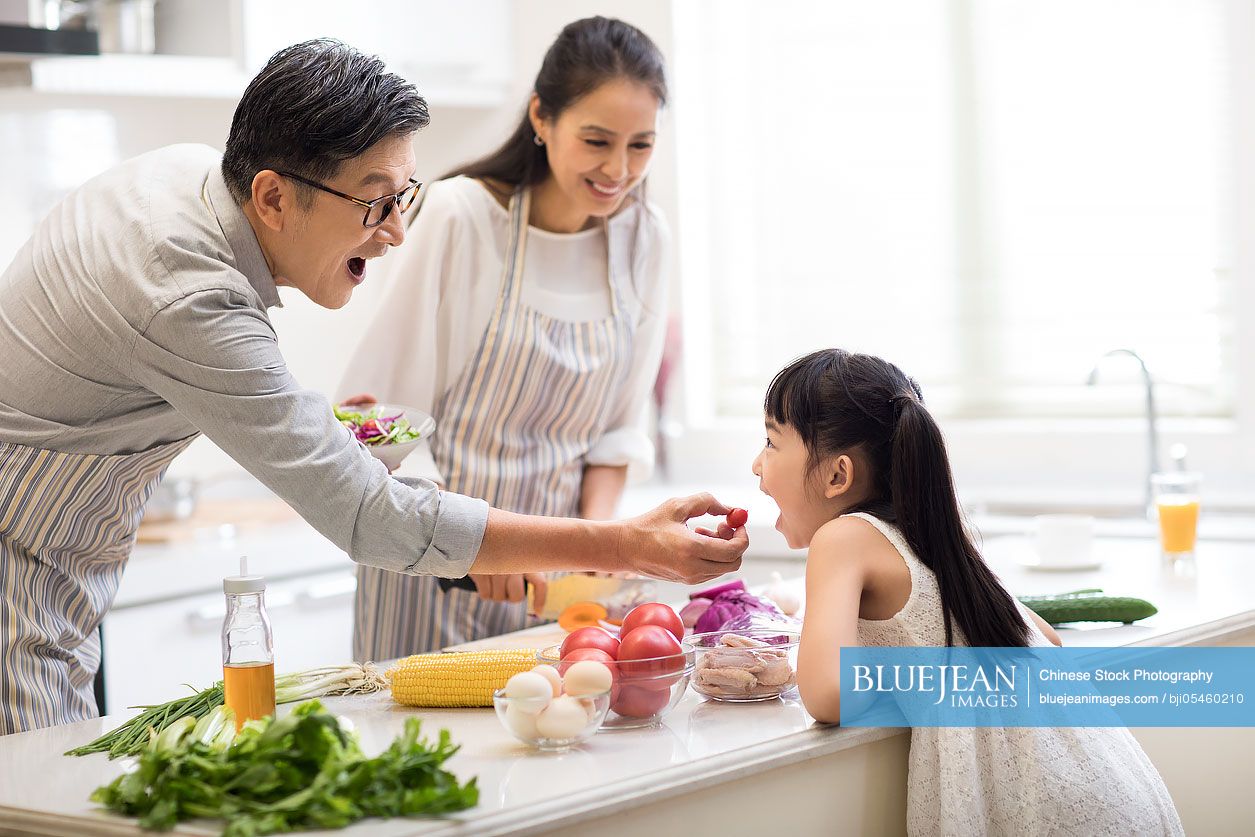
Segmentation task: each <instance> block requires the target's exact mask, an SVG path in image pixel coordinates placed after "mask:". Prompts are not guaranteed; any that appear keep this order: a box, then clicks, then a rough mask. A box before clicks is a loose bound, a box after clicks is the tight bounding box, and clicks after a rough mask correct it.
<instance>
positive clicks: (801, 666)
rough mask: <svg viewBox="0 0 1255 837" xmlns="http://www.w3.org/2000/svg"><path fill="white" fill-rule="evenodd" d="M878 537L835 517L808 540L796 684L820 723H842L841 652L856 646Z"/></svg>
mask: <svg viewBox="0 0 1255 837" xmlns="http://www.w3.org/2000/svg"><path fill="white" fill-rule="evenodd" d="M876 537H878V534H877V533H876V531H875V529H873V528H872V527H871V526H870V525H868V524H867V523H865V522H863V521H861V520H858V519H857V518H838V519H837V520H833V521H830V522H828V523H825V524H824V525H823V526H822V527H820V529H819V531H818V532H816V533H815V536H814V537H813V538H812V539H811V544H810V551H809V553H808V554H807V558H806V614H805V618H804V620H803V624H802V642H801V647H800V649H799V651H798V666H797V682H798V689H799V691H800V692H801V694H802V703H803V704H804V705H805V706H806V711H807V712H809V713H810V715H811V717H813V718H814V719H815V720H816V721H820V722H822V723H828V724H837V723H840V722H841V648H843V647H845V648H849V647H852V646H855V645H858V610H859V601H860V600H861V599H862V596H863V584H864V581H865V579H866V577H867V560H868V556H869V555H870V554H871V551H870V550H871V549H872V548H874V546H875V538H876Z"/></svg>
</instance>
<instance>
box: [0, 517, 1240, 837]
mask: <svg viewBox="0 0 1255 837" xmlns="http://www.w3.org/2000/svg"><path fill="white" fill-rule="evenodd" d="M985 547H986V552H987V554H988V556H989V559H990V561H991V563H992V564H993V566H994V568H995V570H996V571H997V572H998V573H999V574H1000V575H1001V576H1002V577H1003V579H1004V580H1005V581H1006V583H1007V585H1008V586H1009V587H1010V588H1011V589H1012V591H1013V592H1015V593H1017V594H1020V595H1023V594H1028V593H1050V592H1058V591H1063V590H1071V589H1077V588H1082V587H1101V588H1103V589H1104V590H1106V591H1107V592H1109V593H1111V594H1116V595H1132V596H1140V597H1143V598H1146V599H1149V600H1150V601H1151V602H1153V603H1154V604H1156V605H1157V606H1158V607H1159V608H1160V612H1159V613H1158V614H1156V615H1155V616H1153V617H1151V618H1149V619H1147V620H1145V621H1143V622H1140V623H1138V624H1135V625H1122V626H1111V627H1092V628H1091V627H1085V628H1078V629H1070V630H1064V631H1061V634H1062V635H1063V637H1064V641H1065V643H1066V644H1070V645H1088V646H1099V645H1124V644H1146V645H1175V644H1186V643H1190V642H1205V641H1209V640H1213V639H1216V638H1218V637H1220V636H1223V635H1224V634H1231V633H1235V632H1237V631H1239V630H1245V629H1249V628H1250V627H1252V626H1253V625H1255V595H1253V594H1252V593H1251V591H1252V590H1255V545H1252V544H1247V543H1226V542H1204V543H1202V544H1201V545H1200V548H1199V554H1198V558H1197V560H1196V562H1195V563H1194V564H1193V565H1191V566H1190V567H1188V568H1185V567H1181V566H1178V567H1164V566H1162V565H1161V563H1160V559H1159V556H1158V554H1157V550H1156V548H1155V543H1154V541H1152V540H1149V539H1101V540H1100V541H1099V542H1098V544H1097V551H1098V555H1099V556H1100V557H1102V558H1103V559H1104V566H1103V567H1102V568H1101V569H1099V570H1094V571H1088V572H1068V573H1044V572H1037V571H1032V570H1028V569H1025V568H1022V567H1020V566H1019V565H1018V564H1017V563H1016V557H1017V556H1018V555H1022V554H1023V551H1024V550H1025V549H1026V548H1027V544H1026V542H1025V541H1024V540H1023V539H1021V538H1016V537H1008V538H994V539H990V540H989V541H988V542H987V543H986V545H985ZM799 570H800V568H799ZM542 630H543V629H542ZM326 703H327V705H328V707H329V708H331V709H332V710H333V711H335V712H337V713H339V714H342V715H344V716H346V717H347V718H349V719H350V720H351V721H352V722H353V723H354V724H355V725H356V727H357V729H358V731H359V732H360V734H361V736H362V743H363V746H364V748H365V749H366V751H367V752H371V753H374V752H378V751H380V750H382V749H383V748H384V747H385V746H386V744H387V743H388V742H389V741H390V740H391V739H392V738H393V737H394V736H395V735H396V734H397V733H398V732H399V731H400V728H401V726H402V723H403V720H404V719H405V718H407V717H410V716H412V715H419V716H420V717H422V718H423V719H424V723H425V727H426V729H427V731H428V732H429V733H434V732H435V731H436V730H437V729H439V728H441V727H447V728H448V729H450V730H451V732H452V733H453V737H454V740H455V741H456V742H458V743H460V744H461V745H462V750H461V751H460V752H459V753H458V754H457V755H456V756H454V758H453V759H452V760H451V761H450V762H449V764H448V767H449V768H450V769H451V770H453V771H454V772H455V773H456V774H457V775H459V776H460V777H461V778H463V779H465V778H467V777H469V776H472V775H474V776H478V777H479V785H480V788H481V799H480V805H479V806H478V807H477V808H475V809H473V810H472V811H469V812H465V813H464V814H462V815H461V816H459V817H453V818H449V819H447V820H439V821H433V820H420V819H416V820H394V821H379V820H368V821H365V822H363V823H361V824H358V825H357V826H354V827H353V828H350V829H348V830H346V831H344V832H327V834H332V833H343V834H348V835H353V834H360V835H372V837H386V836H387V835H402V834H423V835H435V834H457V835H470V834H474V835H490V834H506V833H535V832H540V831H543V830H545V829H551V828H555V827H558V826H560V825H566V826H570V825H573V824H576V823H578V822H580V821H581V820H583V819H588V818H592V817H594V816H605V815H607V814H610V813H613V812H615V811H616V810H619V809H626V808H628V807H630V806H632V805H634V804H638V803H639V802H640V800H641V799H642V798H643V797H646V796H648V797H650V798H658V797H659V796H660V795H662V796H667V795H672V794H681V793H688V792H692V791H694V790H697V789H699V788H702V787H707V786H710V785H712V784H716V783H721V782H726V781H730V780H732V779H735V778H740V777H743V776H746V775H751V774H754V773H755V772H757V771H759V770H761V769H763V768H764V767H766V766H768V765H771V766H781V765H784V764H788V763H791V762H796V761H802V760H806V759H811V758H816V757H819V756H822V755H826V754H828V753H832V752H835V751H837V750H841V749H844V748H848V747H853V746H858V745H860V744H864V743H867V742H869V741H873V740H877V739H880V738H885V737H888V736H891V735H897V734H900V733H901V732H902V731H901V730H892V729H841V728H837V727H827V726H819V725H815V724H814V723H813V722H812V720H811V718H810V717H809V716H808V715H807V714H806V712H805V710H804V709H803V707H802V706H801V704H800V702H799V701H798V699H797V698H796V697H793V698H791V699H786V700H779V701H771V702H767V703H761V704H742V705H736V704H720V703H714V702H706V701H703V700H701V699H700V698H699V697H698V696H697V695H696V694H694V693H693V692H692V691H690V692H689V693H688V694H687V695H686V696H685V698H684V699H683V701H682V702H681V703H680V704H679V706H677V708H676V709H675V710H674V711H673V712H672V713H671V714H670V715H669V716H668V717H667V718H666V721H665V723H664V724H663V725H662V726H661V727H660V728H657V729H651V730H634V731H621V732H606V733H601V734H599V735H597V736H595V737H594V738H593V739H592V740H591V741H589V742H588V743H587V744H585V745H584V747H583V748H582V749H578V750H574V751H571V752H568V753H564V754H557V755H550V754H538V753H535V752H533V751H530V750H528V749H526V748H524V747H523V746H522V745H521V744H518V743H517V742H515V741H514V740H513V739H512V738H510V737H509V736H508V735H507V734H506V733H505V731H504V730H503V729H502V728H501V727H500V726H499V724H498V722H497V719H496V717H495V715H494V713H493V712H492V711H491V710H443V711H433V710H412V709H406V708H403V707H399V706H395V705H393V704H392V703H391V701H390V700H389V699H388V698H387V697H386V696H382V695H381V696H373V697H370V698H339V699H331V700H327V701H326ZM123 717H124V716H110V717H108V718H105V719H97V720H92V721H84V722H82V723H79V724H73V725H67V726H63V727H55V728H51V729H46V730H38V731H35V732H30V733H23V734H20V735H11V736H7V737H4V738H0V830H3V828H4V827H23V826H24V827H27V828H30V827H33V826H37V825H42V826H43V827H45V828H50V829H57V828H59V829H61V832H62V833H66V832H73V833H76V834H84V835H88V834H135V833H140V832H139V831H138V829H137V828H136V827H135V826H134V824H133V822H132V821H129V820H125V819H121V818H117V817H112V816H109V815H106V814H104V813H102V812H101V811H100V810H99V809H97V808H96V807H95V806H94V805H93V804H92V803H90V802H88V799H87V797H88V795H89V794H90V793H91V791H92V790H93V789H94V788H95V787H97V786H98V785H101V784H104V783H106V782H107V781H109V780H111V779H112V778H113V777H115V776H116V775H118V774H119V772H120V771H122V770H123V769H124V764H123V763H114V762H109V761H108V760H107V759H105V757H104V756H101V755H97V756H91V757H87V758H70V757H66V756H62V755H61V753H62V752H64V751H65V750H66V749H69V748H70V747H73V746H76V745H79V744H82V743H84V742H86V741H88V740H91V739H92V738H94V737H96V736H97V735H99V734H100V733H101V732H103V731H104V730H106V729H109V728H111V727H113V726H115V725H117V724H118V723H119V722H120V721H121V720H122V719H123ZM175 833H178V834H216V833H218V829H217V828H215V827H212V826H211V827H208V828H206V827H204V826H195V825H183V826H180V827H179V829H177V830H176V832H175ZM320 833H321V832H320Z"/></svg>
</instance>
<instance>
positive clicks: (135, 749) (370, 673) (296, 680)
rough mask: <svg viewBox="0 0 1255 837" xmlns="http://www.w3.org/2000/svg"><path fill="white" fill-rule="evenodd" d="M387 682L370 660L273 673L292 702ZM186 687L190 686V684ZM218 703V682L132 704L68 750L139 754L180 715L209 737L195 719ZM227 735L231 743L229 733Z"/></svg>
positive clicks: (369, 689) (281, 695)
mask: <svg viewBox="0 0 1255 837" xmlns="http://www.w3.org/2000/svg"><path fill="white" fill-rule="evenodd" d="M387 687H388V681H387V680H385V679H384V676H383V674H382V673H380V671H379V669H377V668H376V667H375V665H374V663H365V664H360V665H359V664H357V663H351V664H349V665H343V666H323V667H322V668H313V669H310V670H308V671H300V672H296V673H295V674H284V675H281V676H279V677H276V678H275V703H276V704H282V703H295V702H296V701H302V700H309V699H311V698H316V697H327V696H331V695H366V694H372V693H374V692H381V691H383V690H384V689H386V688H387ZM188 688H189V689H191V688H192V687H191V686H188ZM193 691H194V692H195V690H193ZM222 705H223V691H222V683H221V682H219V683H215V684H214V685H213V686H210V687H209V688H208V689H204V690H203V691H199V692H195V693H194V694H192V695H191V696H190V697H185V698H179V699H177V700H172V701H169V702H168V703H162V704H160V705H157V706H138V707H131V708H133V709H142V710H143V711H142V712H140V713H139V714H138V715H136V716H135V717H134V718H132V719H130V720H129V721H127V722H126V723H124V724H122V725H121V726H119V727H118V728H117V729H114V730H112V731H110V732H107V733H105V734H104V735H102V736H100V737H99V738H97V739H96V740H95V741H92V742H91V743H89V744H84V745H83V746H82V747H75V748H74V749H73V750H70V751H68V752H67V753H66V755H67V756H86V755H91V754H92V753H108V754H109V758H111V759H116V758H122V757H123V756H134V755H138V754H139V753H141V752H143V751H144V749H145V748H147V747H148V745H149V743H150V742H151V741H152V740H153V739H154V738H156V737H158V736H160V735H161V734H162V733H164V732H165V731H166V730H167V729H169V728H170V727H171V726H172V725H173V724H175V723H176V722H177V723H180V724H182V722H183V721H184V720H187V721H189V722H190V723H189V724H188V725H187V727H188V730H187V731H193V732H194V730H192V727H193V726H196V728H197V729H200V731H201V736H197V737H198V738H200V740H202V741H205V743H209V740H208V738H206V737H205V735H206V729H205V728H200V727H199V726H198V722H199V721H201V720H203V719H204V718H206V717H207V716H209V715H210V714H211V713H213V712H214V711H215V710H217V709H219V708H221V707H222ZM227 711H228V712H229V711H230V710H227ZM209 723H215V722H213V721H210V722H209ZM226 728H227V729H229V730H230V731H231V733H232V736H234V732H235V723H234V715H232V722H231V723H229V724H226ZM225 735H226V733H225V732H223V731H222V729H221V728H219V740H220V741H221V738H222V736H225ZM226 741H227V742H228V743H229V742H230V738H227V739H226Z"/></svg>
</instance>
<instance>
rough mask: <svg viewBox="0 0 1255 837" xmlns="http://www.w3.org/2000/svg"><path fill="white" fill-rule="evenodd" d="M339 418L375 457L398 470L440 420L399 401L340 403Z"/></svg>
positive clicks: (336, 414)
mask: <svg viewBox="0 0 1255 837" xmlns="http://www.w3.org/2000/svg"><path fill="white" fill-rule="evenodd" d="M332 409H333V410H334V412H335V416H336V421H338V422H340V424H342V425H344V426H345V428H346V429H347V430H348V431H349V432H350V433H352V434H353V438H355V439H357V441H358V442H359V443H361V444H362V446H363V447H365V448H366V450H368V451H370V454H371V456H373V457H375V458H376V459H378V460H379V461H380V462H382V463H383V464H384V465H386V466H387V468H388V470H389V471H395V470H396V469H397V468H399V467H400V466H401V463H402V462H403V461H404V460H405V457H407V456H409V455H410V454H411V453H413V452H414V451H415V450H416V449H417V448H418V446H419V445H420V444H422V443H423V441H424V440H425V439H427V438H428V437H429V436H431V434H432V433H434V432H435V430H436V420H435V419H434V418H432V417H431V416H429V415H427V413H424V412H423V411H422V410H416V409H414V408H413V407H402V406H400V405H397V404H360V405H348V404H339V405H336V406H334V407H333V408H332Z"/></svg>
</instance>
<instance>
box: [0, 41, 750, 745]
mask: <svg viewBox="0 0 1255 837" xmlns="http://www.w3.org/2000/svg"><path fill="white" fill-rule="evenodd" d="M427 122H428V116H427V108H426V103H425V102H424V101H423V99H422V98H421V97H420V96H419V95H418V94H417V92H416V91H415V90H414V88H413V86H411V85H410V84H408V83H406V82H405V81H403V80H402V79H400V78H398V77H396V76H394V75H391V74H388V73H385V72H384V68H383V64H382V62H380V61H379V60H378V59H376V58H372V57H369V56H364V55H362V54H360V53H358V52H356V51H355V50H352V49H350V48H349V47H346V46H344V45H343V44H340V43H338V42H334V41H310V42H306V43H302V44H298V45H296V46H294V47H290V48H288V49H285V50H283V51H282V52H280V53H278V54H277V55H275V56H274V57H273V58H272V59H271V60H270V62H269V63H268V64H267V65H266V67H265V68H263V69H262V71H261V72H260V73H259V74H258V75H257V77H256V78H255V79H253V81H252V83H251V84H249V86H248V89H247V90H245V92H244V95H243V97H242V99H241V101H240V104H239V106H238V108H237V110H236V113H235V117H234V119H233V121H232V125H231V132H230V136H229V138H228V140H227V147H226V152H225V154H224V155H223V156H222V157H221V158H219V157H218V155H217V154H216V153H215V152H214V151H213V150H212V149H209V148H205V147H200V146H172V147H169V148H164V149H160V150H158V151H154V152H151V153H149V154H145V155H143V156H141V157H138V158H136V159H134V160H131V161H128V162H126V163H123V164H122V165H120V166H118V167H117V168H115V169H113V170H111V171H109V172H106V173H105V174H102V175H100V176H99V177H97V178H95V179H94V180H92V181H90V182H88V183H87V184H85V185H84V186H82V187H81V188H79V189H78V190H77V191H76V192H74V193H72V194H71V195H70V196H69V197H67V198H66V199H65V200H64V201H63V202H62V203H61V204H60V205H58V206H57V207H56V208H55V209H53V211H52V212H51V213H50V214H49V216H48V217H47V218H46V219H44V221H43V222H41V223H40V225H39V226H38V228H37V229H36V230H35V232H34V234H33V235H32V237H31V239H30V241H28V242H27V243H26V245H25V246H24V247H23V248H22V250H21V251H20V252H19V253H18V255H17V257H16V258H15V259H14V261H13V263H12V264H11V265H10V266H9V268H8V269H7V270H6V271H5V272H4V274H3V275H2V276H0V358H4V361H3V363H2V364H0V733H10V732H16V731H20V730H27V729H33V728H36V727H41V726H47V725H51V724H57V723H65V722H69V721H75V720H80V719H83V718H88V717H91V716H92V715H93V714H94V712H95V709H94V703H93V701H92V696H91V683H92V678H93V676H94V674H95V671H96V668H97V666H98V665H99V655H100V648H99V640H98V635H97V633H96V626H97V625H98V624H99V622H100V620H101V618H102V617H103V616H104V614H105V612H106V611H107V610H108V608H109V605H110V603H111V602H112V600H113V596H114V593H115V591H116V590H117V586H118V582H119V580H120V578H121V574H122V571H123V568H124V566H125V563H126V559H127V557H128V555H129V553H130V548H131V544H132V543H133V540H134V534H135V530H136V527H137V526H138V524H139V519H140V515H141V512H142V509H143V506H144V503H145V501H146V500H147V499H148V496H149V494H150V493H151V492H152V489H153V488H154V486H155V485H156V484H157V482H158V481H159V480H160V478H161V475H162V473H164V471H165V468H166V466H167V465H168V464H169V462H170V460H171V459H173V458H174V456H175V455H177V454H178V453H179V452H180V451H181V450H182V449H183V448H185V447H186V446H187V445H188V444H189V443H190V441H191V440H192V439H193V438H194V437H195V436H196V435H197V434H199V433H204V434H205V435H207V436H208V437H209V438H211V439H212V440H213V441H214V442H215V443H216V444H217V445H218V446H219V447H221V448H222V449H223V450H225V451H226V452H227V453H228V454H230V455H231V456H232V457H234V458H235V459H236V461H238V462H240V463H241V464H242V465H243V466H244V467H246V468H247V469H248V470H249V471H250V472H251V473H252V474H253V475H254V476H256V477H257V478H258V479H259V480H260V481H261V482H262V483H264V484H265V485H266V486H267V487H269V488H270V489H271V490H273V491H274V492H275V493H276V494H278V495H279V496H280V497H282V498H283V499H284V500H285V501H287V502H288V503H289V504H290V505H291V506H292V507H293V508H294V509H296V511H297V512H299V513H300V514H301V515H302V516H303V517H304V518H305V519H306V520H308V521H309V522H310V523H311V524H312V525H313V526H314V527H315V528H316V529H318V531H319V532H321V533H322V534H323V535H325V536H326V537H327V538H328V539H330V540H331V541H332V542H333V543H335V544H336V545H337V546H339V547H340V548H341V549H343V550H345V551H346V552H347V553H348V554H349V555H350V556H351V557H352V558H353V559H354V560H355V561H358V562H361V563H365V564H370V565H372V566H377V567H382V568H385V569H388V570H392V571H394V572H402V573H413V574H430V575H439V576H446V577H461V576H464V575H466V574H467V573H468V572H474V573H487V574H492V573H525V572H544V571H548V570H559V569H567V570H593V571H615V570H631V571H636V572H640V573H643V574H646V575H651V576H656V577H660V578H667V579H674V580H681V581H687V582H698V581H703V580H707V579H710V578H714V577H716V576H718V575H721V574H723V573H725V572H729V571H732V570H735V569H736V568H737V567H738V566H739V565H740V556H741V554H742V553H743V552H744V550H745V548H746V546H747V540H746V537H745V533H744V531H741V530H738V531H737V532H735V533H732V532H729V531H727V530H726V528H725V529H723V530H721V533H720V534H721V535H722V536H723V537H719V538H712V537H706V536H704V535H701V534H697V533H694V532H691V531H690V530H689V529H688V527H687V525H686V521H687V520H688V519H689V518H692V517H696V516H699V515H702V514H707V513H714V514H722V513H725V512H726V511H727V508H726V507H724V506H723V505H721V504H720V503H718V502H717V501H715V500H714V498H712V497H710V496H708V495H699V496H695V497H690V498H688V499H685V500H672V501H670V502H668V503H666V504H664V505H663V506H661V507H659V508H658V509H655V510H654V511H652V512H650V513H649V514H646V515H644V516H642V517H640V518H636V519H635V520H630V521H623V522H611V523H602V522H593V521H581V520H569V519H552V518H530V517H525V516H522V515H515V514H510V513H507V512H502V511H499V510H496V509H489V508H488V507H487V505H486V504H485V503H483V502H482V501H479V500H473V499H470V498H467V497H463V496H460V495H456V494H450V493H447V492H442V491H439V490H437V489H436V487H435V486H434V485H433V484H431V483H428V482H423V481H413V482H412V483H410V484H405V483H403V482H401V481H398V480H394V479H392V478H390V477H389V475H388V473H387V471H386V469H385V468H384V467H383V465H382V464H380V463H379V462H377V461H375V460H374V459H373V458H372V457H371V456H370V455H369V453H367V452H366V451H365V450H363V449H362V447H361V446H360V445H358V444H357V443H356V441H355V440H354V439H353V437H352V435H351V434H350V433H349V432H348V431H347V430H346V429H345V428H343V427H342V426H341V425H340V424H339V423H338V422H336V421H335V419H334V418H333V416H332V413H331V408H330V405H329V404H328V403H327V401H326V400H325V399H324V398H323V397H321V396H319V395H317V394H315V393H313V392H308V391H305V390H302V389H301V388H300V387H299V386H298V385H297V383H296V381H294V380H293V379H292V376H291V375H290V374H289V372H288V370H287V367H286V365H285V363H284V359H283V356H282V354H281V353H280V352H279V348H278V339H277V337H276V335H275V332H274V329H273V328H272V327H271V324H270V321H269V319H268V317H267V313H266V310H267V308H268V307H270V306H273V305H277V304H279V297H278V294H277V292H276V286H277V285H288V286H292V287H296V288H298V289H300V290H301V292H302V293H304V294H305V295H306V296H308V297H309V298H310V299H311V300H313V301H314V302H315V303H317V304H319V305H322V306H324V307H327V308H339V307H341V306H343V305H344V304H345V303H346V302H348V300H349V297H350V296H351V295H352V292H353V289H354V288H355V287H356V286H357V285H359V284H361V283H362V282H363V281H365V279H366V275H367V263H368V261H369V260H370V259H373V258H376V257H378V256H381V255H383V254H384V253H385V252H386V251H387V249H388V248H389V247H395V246H398V245H400V244H401V242H402V240H403V239H404V237H405V232H404V229H403V227H402V224H401V212H402V211H403V210H404V209H405V207H406V206H407V205H408V204H409V203H410V202H411V201H412V200H413V197H414V194H415V192H416V191H417V184H416V183H415V182H414V181H413V180H412V179H411V177H412V174H413V171H414V158H413V151H412V146H411V139H412V135H413V133H414V132H415V131H417V130H418V129H419V128H422V127H423V126H424V125H426V124H427Z"/></svg>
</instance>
